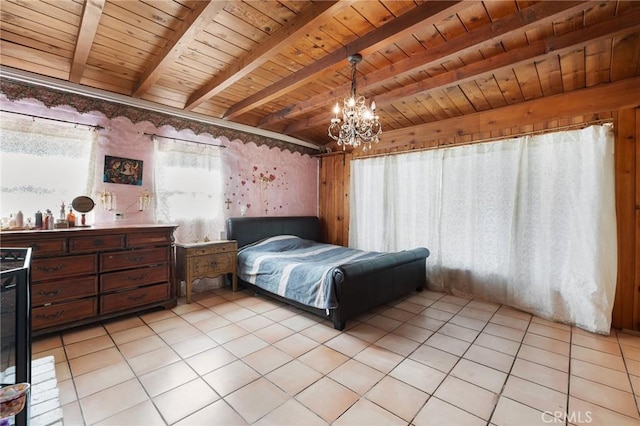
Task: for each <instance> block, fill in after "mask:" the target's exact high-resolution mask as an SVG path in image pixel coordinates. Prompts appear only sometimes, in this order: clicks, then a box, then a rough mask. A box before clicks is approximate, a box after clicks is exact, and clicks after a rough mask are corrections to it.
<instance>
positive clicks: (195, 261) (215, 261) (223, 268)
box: [189, 253, 235, 275]
mask: <svg viewBox="0 0 640 426" xmlns="http://www.w3.org/2000/svg"><path fill="white" fill-rule="evenodd" d="M234 260H235V253H220V254H216V255H208V256H199V257H192V258H190V259H189V262H190V266H191V268H193V275H208V274H220V273H223V272H232V271H233V270H234V269H233V267H234V265H233V262H234Z"/></svg>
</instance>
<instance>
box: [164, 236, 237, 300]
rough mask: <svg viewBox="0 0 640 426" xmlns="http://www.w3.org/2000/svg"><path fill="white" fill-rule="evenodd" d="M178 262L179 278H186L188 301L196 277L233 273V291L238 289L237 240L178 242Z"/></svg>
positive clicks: (211, 276) (212, 276)
mask: <svg viewBox="0 0 640 426" xmlns="http://www.w3.org/2000/svg"><path fill="white" fill-rule="evenodd" d="M175 246H176V264H177V268H176V270H177V274H178V280H184V282H185V283H186V290H187V303H191V283H192V282H193V280H194V279H196V278H204V277H208V278H214V277H217V276H218V275H222V274H232V278H231V282H232V288H233V291H236V290H237V289H238V277H237V276H236V270H237V254H238V243H237V242H236V241H229V240H223V241H209V242H206V243H192V244H181V243H176V244H175Z"/></svg>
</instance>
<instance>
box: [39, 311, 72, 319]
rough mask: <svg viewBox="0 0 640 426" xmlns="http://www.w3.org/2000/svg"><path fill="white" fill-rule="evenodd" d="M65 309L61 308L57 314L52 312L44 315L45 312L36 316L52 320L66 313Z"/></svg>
mask: <svg viewBox="0 0 640 426" xmlns="http://www.w3.org/2000/svg"><path fill="white" fill-rule="evenodd" d="M64 313H65V310H64V309H63V310H61V311H58V312H56V313H55V314H50V315H44V314H38V315H36V318H37V319H39V320H52V319H56V318H58V317H59V316H60V315H62V314H64Z"/></svg>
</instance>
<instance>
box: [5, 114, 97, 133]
mask: <svg viewBox="0 0 640 426" xmlns="http://www.w3.org/2000/svg"><path fill="white" fill-rule="evenodd" d="M0 111H1V112H3V113H7V114H16V115H24V116H26V117H31V118H34V119H36V118H37V119H40V120H49V121H57V122H59V123H68V124H73V125H75V126H86V127H93V128H94V129H97V130H103V129H104V127H103V126H100V125H99V124H85V123H78V122H77V121H70V120H63V119H61V118H50V117H42V116H40V115H34V114H27V113H26V112H16V111H7V110H5V109H3V110H0ZM34 121H35V120H34Z"/></svg>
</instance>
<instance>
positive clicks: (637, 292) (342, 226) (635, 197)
mask: <svg viewBox="0 0 640 426" xmlns="http://www.w3.org/2000/svg"><path fill="white" fill-rule="evenodd" d="M603 120H605V121H606V120H610V121H613V122H614V127H615V130H616V142H615V157H616V210H617V222H618V282H617V286H616V298H615V305H614V309H613V318H612V320H613V326H614V327H615V328H624V329H633V330H640V148H638V147H639V146H640V108H626V109H622V110H619V111H613V112H597V113H593V114H586V115H580V116H575V117H571V118H561V119H557V120H550V121H544V122H538V123H523V122H522V120H521V121H514V122H513V125H512V126H509V127H505V128H502V129H493V130H490V131H486V132H482V133H479V132H474V133H472V134H461V135H459V136H456V137H448V138H446V139H444V140H443V139H440V140H437V141H425V142H424V143H422V144H421V145H422V146H416V145H414V144H411V145H409V146H405V147H393V148H389V149H387V150H386V151H387V152H389V153H391V152H403V151H410V150H415V149H420V148H427V147H434V146H451V145H459V144H468V143H476V142H481V141H485V140H488V139H496V138H504V137H510V136H516V135H520V134H525V133H531V132H539V131H545V130H555V129H564V128H568V127H573V126H579V125H580V124H581V123H590V122H595V121H603ZM516 123H518V124H516ZM403 148H404V149H403ZM380 153H381V152H377V154H380ZM355 156H362V154H361V153H360V152H357V153H353V154H351V153H331V154H324V155H322V156H320V158H321V161H320V190H319V193H320V217H321V221H322V224H323V236H324V240H325V241H326V242H329V243H333V244H340V245H345V246H346V245H348V242H349V178H350V162H351V159H352V158H354V157H355Z"/></svg>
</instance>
